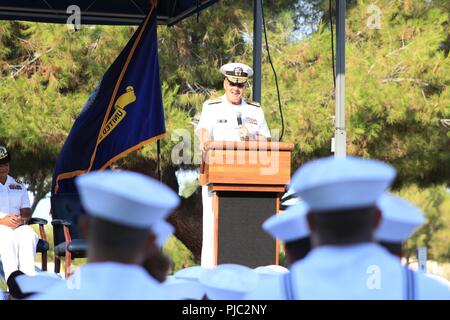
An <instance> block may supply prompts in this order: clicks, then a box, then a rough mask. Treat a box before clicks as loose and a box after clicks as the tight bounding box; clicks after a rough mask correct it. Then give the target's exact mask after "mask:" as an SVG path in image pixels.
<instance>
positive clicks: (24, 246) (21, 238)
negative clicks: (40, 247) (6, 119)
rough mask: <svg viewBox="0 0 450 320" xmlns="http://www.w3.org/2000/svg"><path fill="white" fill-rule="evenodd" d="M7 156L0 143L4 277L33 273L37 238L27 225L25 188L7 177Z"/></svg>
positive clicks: (0, 240)
mask: <svg viewBox="0 0 450 320" xmlns="http://www.w3.org/2000/svg"><path fill="white" fill-rule="evenodd" d="M10 161H11V155H10V154H9V152H8V150H7V149H6V148H5V147H4V146H0V256H1V258H2V263H3V269H4V272H5V280H6V279H8V277H9V276H10V274H11V273H12V272H14V271H16V270H20V271H22V272H23V273H25V274H27V275H34V274H35V269H34V256H35V254H36V244H37V242H38V240H39V238H38V236H37V234H36V233H35V232H34V230H33V229H32V228H31V227H30V226H28V225H27V223H28V220H29V219H30V218H31V209H30V200H29V199H28V192H27V188H26V187H25V186H24V185H23V184H20V183H18V182H17V181H16V180H14V178H13V177H11V176H9V170H10Z"/></svg>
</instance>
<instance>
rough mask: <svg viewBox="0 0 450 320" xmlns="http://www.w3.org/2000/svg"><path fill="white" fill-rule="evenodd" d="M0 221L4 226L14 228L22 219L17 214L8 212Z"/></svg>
mask: <svg viewBox="0 0 450 320" xmlns="http://www.w3.org/2000/svg"><path fill="white" fill-rule="evenodd" d="M0 223H1V224H2V225H4V226H7V227H10V228H11V229H16V228H17V227H18V226H20V225H21V224H22V219H21V218H20V217H19V216H16V215H13V214H8V215H6V216H5V217H4V218H2V219H1V222H0Z"/></svg>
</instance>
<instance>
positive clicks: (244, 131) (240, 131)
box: [236, 125, 249, 139]
mask: <svg viewBox="0 0 450 320" xmlns="http://www.w3.org/2000/svg"><path fill="white" fill-rule="evenodd" d="M236 131H237V133H238V135H239V137H241V139H242V138H248V136H249V132H248V129H247V127H246V126H243V125H240V126H238V127H237V128H236Z"/></svg>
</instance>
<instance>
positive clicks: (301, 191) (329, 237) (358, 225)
mask: <svg viewBox="0 0 450 320" xmlns="http://www.w3.org/2000/svg"><path fill="white" fill-rule="evenodd" d="M395 175H396V171H395V169H394V168H393V167H392V166H390V165H388V164H386V163H383V162H381V161H376V160H367V159H362V158H356V157H347V158H335V157H328V158H322V159H318V160H314V161H311V162H308V163H306V164H305V165H303V166H302V167H301V168H300V169H299V170H298V171H297V172H296V173H295V174H294V176H293V178H292V181H291V186H292V188H293V189H294V190H295V191H296V192H297V193H298V195H299V196H300V197H301V198H302V199H303V200H304V201H305V202H306V204H307V205H308V206H309V207H310V213H308V215H307V220H308V225H309V229H310V230H311V240H312V241H313V242H314V244H315V245H324V244H332V245H348V244H356V243H362V242H371V241H373V232H374V229H376V228H377V227H378V224H379V222H380V218H381V215H380V212H379V211H378V209H377V207H376V203H377V200H378V199H379V198H380V196H381V195H382V194H383V193H384V192H385V190H386V189H387V188H388V187H389V186H390V185H391V184H392V182H393V180H394V178H395Z"/></svg>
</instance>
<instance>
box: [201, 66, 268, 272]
mask: <svg viewBox="0 0 450 320" xmlns="http://www.w3.org/2000/svg"><path fill="white" fill-rule="evenodd" d="M220 71H221V72H222V74H223V75H224V77H225V79H224V82H223V86H224V89H225V94H224V95H223V96H222V97H220V98H218V99H213V100H208V101H206V102H205V103H204V104H203V109H202V114H201V117H200V121H199V123H198V125H197V128H196V130H195V133H196V135H197V136H198V137H199V140H200V148H201V149H202V150H205V146H206V144H207V142H209V141H245V140H266V141H267V139H269V138H270V131H269V128H268V126H267V123H266V120H265V117H264V112H263V111H262V109H261V106H260V105H259V104H258V103H256V102H249V101H246V100H245V98H244V92H245V85H246V83H247V80H248V79H249V78H250V77H252V75H253V70H252V68H250V67H249V66H247V65H245V64H242V63H228V64H225V65H224V66H222V67H221V68H220ZM202 200H203V243H202V258H201V265H202V267H212V266H213V265H214V252H213V243H214V233H213V230H214V213H213V208H212V193H211V192H208V187H207V186H203V187H202Z"/></svg>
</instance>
